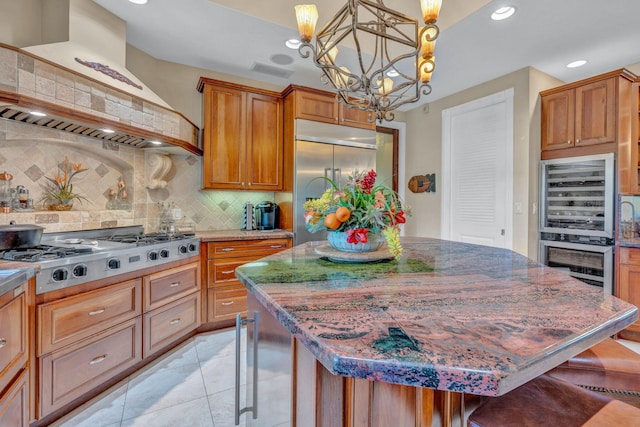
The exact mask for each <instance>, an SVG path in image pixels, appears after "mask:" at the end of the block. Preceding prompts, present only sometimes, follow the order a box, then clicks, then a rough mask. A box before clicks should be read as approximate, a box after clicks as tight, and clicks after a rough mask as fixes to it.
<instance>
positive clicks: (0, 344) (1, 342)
mask: <svg viewBox="0 0 640 427" xmlns="http://www.w3.org/2000/svg"><path fill="white" fill-rule="evenodd" d="M5 345H7V340H6V338H0V348H2V347H4V346H5Z"/></svg>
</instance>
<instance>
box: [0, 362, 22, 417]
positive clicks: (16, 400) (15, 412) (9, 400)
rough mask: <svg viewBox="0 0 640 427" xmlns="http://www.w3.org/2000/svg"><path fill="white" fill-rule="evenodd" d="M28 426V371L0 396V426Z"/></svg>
mask: <svg viewBox="0 0 640 427" xmlns="http://www.w3.org/2000/svg"><path fill="white" fill-rule="evenodd" d="M28 425H29V370H28V369H27V370H24V371H23V372H22V373H21V374H20V376H19V377H18V378H17V379H16V380H15V381H14V382H13V384H12V385H11V387H9V389H8V390H7V391H6V392H4V393H3V394H2V396H0V426H2V427H27V426H28Z"/></svg>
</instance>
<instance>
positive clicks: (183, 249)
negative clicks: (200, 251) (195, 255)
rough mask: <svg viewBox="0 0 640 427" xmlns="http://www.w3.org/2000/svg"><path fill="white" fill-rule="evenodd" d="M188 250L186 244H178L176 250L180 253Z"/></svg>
mask: <svg viewBox="0 0 640 427" xmlns="http://www.w3.org/2000/svg"><path fill="white" fill-rule="evenodd" d="M188 251H189V249H187V246H186V245H180V246H178V252H180V253H181V254H186V253H187V252H188Z"/></svg>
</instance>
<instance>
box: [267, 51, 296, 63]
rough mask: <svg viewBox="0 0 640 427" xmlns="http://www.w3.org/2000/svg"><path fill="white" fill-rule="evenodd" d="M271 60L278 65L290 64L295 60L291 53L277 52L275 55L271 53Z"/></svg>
mask: <svg viewBox="0 0 640 427" xmlns="http://www.w3.org/2000/svg"><path fill="white" fill-rule="evenodd" d="M269 59H270V60H271V62H273V63H274V64H278V65H289V64H291V63H292V62H293V58H292V57H290V56H289V55H284V54H282V53H276V54H275V55H271V57H269Z"/></svg>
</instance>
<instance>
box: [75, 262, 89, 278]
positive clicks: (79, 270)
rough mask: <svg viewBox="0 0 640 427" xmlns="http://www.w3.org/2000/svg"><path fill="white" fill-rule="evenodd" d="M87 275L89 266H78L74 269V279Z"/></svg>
mask: <svg viewBox="0 0 640 427" xmlns="http://www.w3.org/2000/svg"><path fill="white" fill-rule="evenodd" d="M86 275H87V266H86V265H84V264H78V265H76V266H74V267H73V277H83V276H86Z"/></svg>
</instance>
